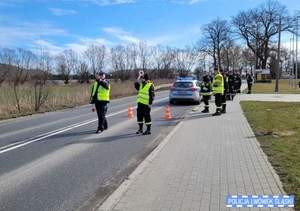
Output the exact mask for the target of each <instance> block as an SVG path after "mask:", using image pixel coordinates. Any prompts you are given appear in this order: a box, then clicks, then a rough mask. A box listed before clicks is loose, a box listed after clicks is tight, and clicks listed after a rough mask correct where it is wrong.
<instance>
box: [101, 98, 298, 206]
mask: <svg viewBox="0 0 300 211" xmlns="http://www.w3.org/2000/svg"><path fill="white" fill-rule="evenodd" d="M247 99H250V100H259V99H261V100H264V101H266V100H270V101H284V100H286V101H298V102H300V95H288V96H287V95H257V94H251V95H247V94H238V95H237V97H236V98H235V99H234V101H228V102H227V113H226V114H222V115H221V116H212V115H211V114H212V113H213V112H214V111H215V105H214V103H211V106H210V112H211V113H209V114H203V113H201V112H200V111H201V110H202V109H203V105H200V106H199V108H198V109H195V110H194V111H193V112H191V113H190V114H189V115H188V116H187V117H186V118H185V119H184V120H183V121H182V122H180V123H179V124H178V125H177V126H176V128H175V129H174V130H173V131H172V132H171V133H170V134H169V135H168V136H167V137H166V139H165V140H164V141H163V142H162V143H161V144H160V145H159V146H158V147H157V148H156V149H155V150H154V151H153V152H152V153H151V154H150V155H149V156H148V157H147V158H146V159H145V161H144V162H142V164H141V165H140V166H139V167H138V168H137V169H136V170H135V171H134V172H133V174H132V175H130V176H129V178H128V179H127V180H126V181H125V182H124V183H123V184H122V185H121V186H120V187H119V188H118V189H117V190H116V191H115V193H114V194H113V195H112V196H111V197H110V198H109V199H108V200H107V201H106V202H105V203H104V204H103V205H102V206H101V207H100V208H99V211H104V210H113V211H118V210H122V211H135V210H136V211H147V210H151V211H154V210H159V211H176V210H183V211H187V210H191V211H199V210H200V211H202V210H203V211H219V210H221V211H222V210H224V211H225V210H226V211H227V210H243V211H244V210H251V211H252V210H277V211H278V210H294V209H293V208H228V207H226V196H227V195H286V193H285V192H284V191H283V189H282V184H281V182H280V180H279V177H278V175H277V174H276V173H275V171H274V169H273V168H272V166H271V164H270V163H269V162H268V160H267V157H266V155H265V154H264V153H263V152H262V150H261V148H260V146H259V143H258V141H257V139H256V138H255V136H254V133H253V131H252V130H251V128H250V126H249V124H248V122H247V120H246V118H245V116H244V115H243V112H242V110H241V107H240V104H239V101H240V100H247ZM278 99H279V100H278Z"/></svg>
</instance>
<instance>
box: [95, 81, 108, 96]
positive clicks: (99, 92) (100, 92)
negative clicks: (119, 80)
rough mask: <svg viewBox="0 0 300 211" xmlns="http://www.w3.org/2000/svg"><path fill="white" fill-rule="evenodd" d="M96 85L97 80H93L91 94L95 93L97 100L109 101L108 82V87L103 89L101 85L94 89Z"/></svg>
mask: <svg viewBox="0 0 300 211" xmlns="http://www.w3.org/2000/svg"><path fill="white" fill-rule="evenodd" d="M97 86H98V82H97V81H95V83H94V86H93V95H92V96H94V94H95V93H97V99H98V100H99V101H109V93H110V84H108V89H105V88H104V87H103V86H99V88H98V90H96V89H97Z"/></svg>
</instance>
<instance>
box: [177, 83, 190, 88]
mask: <svg viewBox="0 0 300 211" xmlns="http://www.w3.org/2000/svg"><path fill="white" fill-rule="evenodd" d="M173 87H182V88H188V87H193V82H175V83H174V85H173Z"/></svg>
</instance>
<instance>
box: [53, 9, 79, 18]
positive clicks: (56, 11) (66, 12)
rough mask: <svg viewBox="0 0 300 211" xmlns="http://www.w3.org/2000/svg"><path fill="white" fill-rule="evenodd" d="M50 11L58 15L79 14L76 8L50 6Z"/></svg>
mask: <svg viewBox="0 0 300 211" xmlns="http://www.w3.org/2000/svg"><path fill="white" fill-rule="evenodd" d="M49 10H50V12H51V13H52V14H53V15H56V16H63V15H74V14H77V12H76V11H75V10H65V9H59V8H49Z"/></svg>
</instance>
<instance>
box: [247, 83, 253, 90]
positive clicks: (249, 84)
mask: <svg viewBox="0 0 300 211" xmlns="http://www.w3.org/2000/svg"><path fill="white" fill-rule="evenodd" d="M247 85H248V92H250V93H251V87H252V82H249V81H247Z"/></svg>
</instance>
